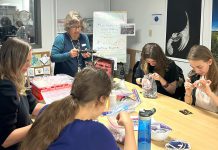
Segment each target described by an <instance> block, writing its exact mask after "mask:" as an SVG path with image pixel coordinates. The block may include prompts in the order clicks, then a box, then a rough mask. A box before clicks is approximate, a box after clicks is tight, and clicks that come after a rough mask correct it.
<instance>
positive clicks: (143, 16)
mask: <svg viewBox="0 0 218 150" xmlns="http://www.w3.org/2000/svg"><path fill="white" fill-rule="evenodd" d="M202 3H203V6H202V20H201V25H202V26H201V39H200V41H201V43H200V44H202V45H205V46H207V47H209V48H210V46H211V18H212V0H202ZM111 10H115V11H119V10H126V11H127V12H128V14H127V16H128V23H135V24H136V36H135V37H128V38H127V47H128V48H130V49H135V50H141V49H142V47H143V46H144V44H145V43H148V42H155V43H158V44H159V45H160V46H161V47H162V48H163V49H165V42H166V19H167V0H152V1H151V0H137V3H136V1H132V0H111ZM152 14H162V20H161V22H160V24H158V25H154V24H152V21H151V18H152ZM174 60H175V62H176V64H178V65H179V66H180V67H181V68H182V69H183V71H184V75H185V76H186V75H187V74H188V72H189V71H190V70H191V67H190V65H189V64H188V62H187V61H186V62H184V61H179V60H176V59H174Z"/></svg>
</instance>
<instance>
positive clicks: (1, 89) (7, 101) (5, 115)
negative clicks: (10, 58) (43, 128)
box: [0, 80, 36, 150]
mask: <svg viewBox="0 0 218 150" xmlns="http://www.w3.org/2000/svg"><path fill="white" fill-rule="evenodd" d="M35 106H36V99H35V98H34V97H33V95H32V94H31V91H26V96H20V100H19V99H18V94H17V90H16V88H15V85H14V84H13V83H12V82H11V81H9V80H0V150H6V149H7V150H16V149H17V148H18V144H15V145H13V146H11V147H8V148H5V149H4V148H3V147H1V145H2V144H3V142H4V141H5V140H6V138H7V137H8V136H9V135H10V134H11V132H12V131H13V130H15V129H17V128H21V127H25V126H27V125H29V124H31V123H32V121H31V119H30V115H29V114H31V113H32V111H33V110H34V108H35Z"/></svg>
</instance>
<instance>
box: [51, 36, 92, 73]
mask: <svg viewBox="0 0 218 150" xmlns="http://www.w3.org/2000/svg"><path fill="white" fill-rule="evenodd" d="M72 43H73V44H72ZM76 46H78V47H76ZM73 48H79V49H80V50H85V49H90V44H89V39H88V37H87V35H85V34H82V33H80V36H79V39H78V40H76V41H73V40H71V38H70V35H69V34H68V33H67V32H66V33H62V34H59V35H58V36H57V37H56V38H55V41H54V44H53V46H52V50H51V61H52V62H55V68H54V74H67V75H70V76H72V77H74V76H75V74H76V73H77V71H78V62H79V65H80V67H81V69H82V68H84V67H85V61H90V60H91V58H86V59H85V58H83V57H82V55H81V54H79V58H77V57H74V58H72V57H70V51H71V49H73ZM78 59H79V60H78Z"/></svg>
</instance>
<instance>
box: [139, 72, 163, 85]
mask: <svg viewBox="0 0 218 150" xmlns="http://www.w3.org/2000/svg"><path fill="white" fill-rule="evenodd" d="M151 78H153V79H154V80H157V81H161V80H163V78H162V77H161V76H160V75H159V74H158V73H153V74H151ZM136 83H137V84H142V83H141V78H137V79H136Z"/></svg>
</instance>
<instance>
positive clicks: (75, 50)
mask: <svg viewBox="0 0 218 150" xmlns="http://www.w3.org/2000/svg"><path fill="white" fill-rule="evenodd" d="M78 55H79V49H75V48H74V49H72V50H71V51H70V56H71V57H73V58H74V57H77V56H78ZM82 56H83V58H88V57H90V56H91V54H90V53H82Z"/></svg>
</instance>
